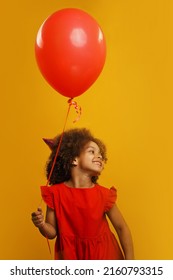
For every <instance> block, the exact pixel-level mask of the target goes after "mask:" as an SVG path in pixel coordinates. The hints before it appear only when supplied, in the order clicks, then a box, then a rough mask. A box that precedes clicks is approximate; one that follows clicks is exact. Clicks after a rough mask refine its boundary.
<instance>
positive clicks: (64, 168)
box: [46, 128, 107, 185]
mask: <svg viewBox="0 0 173 280" xmlns="http://www.w3.org/2000/svg"><path fill="white" fill-rule="evenodd" d="M61 136H62V135H61V134H60V135H57V136H56V137H55V138H54V139H53V145H52V147H51V150H52V152H51V154H50V156H49V159H48V161H47V163H46V176H47V178H48V177H49V174H50V172H51V168H52V164H53V162H54V158H55V156H56V151H57V147H58V145H59V142H60V140H61ZM90 141H92V142H95V143H96V144H97V145H98V147H99V149H100V153H101V155H102V158H103V160H104V162H106V161H107V157H106V147H105V145H104V143H103V142H102V141H101V140H99V139H97V138H95V137H94V136H93V135H92V134H91V132H90V131H89V130H88V129H86V128H76V129H70V130H67V131H65V132H64V134H63V138H62V142H61V145H60V150H59V152H58V156H57V158H56V162H55V165H54V169H53V171H52V174H51V178H49V183H50V184H51V185H54V184H58V183H62V182H65V181H68V180H69V179H70V178H71V168H72V166H73V161H74V159H75V158H76V157H78V156H79V155H80V153H81V151H82V149H83V148H84V146H85V145H86V144H87V143H88V142H90ZM91 180H92V182H93V183H97V180H98V176H93V177H92V178H91Z"/></svg>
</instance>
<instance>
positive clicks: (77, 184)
mask: <svg viewBox="0 0 173 280" xmlns="http://www.w3.org/2000/svg"><path fill="white" fill-rule="evenodd" d="M60 141H61V135H59V136H57V137H56V138H54V139H53V140H52V141H51V142H50V141H48V142H47V143H48V144H49V147H50V148H51V150H52V152H51V155H50V157H49V160H48V162H47V166H46V171H47V177H49V174H50V171H51V167H52V164H53V162H54V158H55V155H56V151H57V146H58V144H59V142H60ZM106 160H107V158H106V148H105V145H104V144H103V143H102V142H101V141H100V140H99V139H97V138H95V137H94V136H93V135H92V134H91V133H90V131H89V130H87V129H85V128H84V129H71V130H68V131H66V132H64V134H63V139H62V142H61V146H60V150H59V153H58V156H57V158H56V162H55V165H54V169H53V171H52V173H51V178H50V184H51V186H50V187H48V186H42V187H41V193H42V197H43V199H44V201H45V202H46V204H47V211H46V218H45V220H44V217H43V212H42V209H41V208H38V209H37V211H36V212H33V213H32V221H33V223H34V225H35V226H36V227H37V228H38V229H39V230H40V232H41V234H42V235H43V236H45V237H47V238H49V239H53V238H55V237H56V243H55V259H59V260H60V259H61V260H62V259H63V260H94V259H95V260H116V259H117V260H121V259H126V260H130V259H134V253H133V243H132V238H131V234H130V230H129V228H128V226H127V224H126V222H125V220H124V218H123V216H122V215H121V213H120V211H119V209H118V207H117V205H116V204H115V201H116V198H117V192H116V189H115V188H114V187H112V188H110V189H108V188H106V187H103V186H100V185H99V184H98V183H97V180H98V177H99V175H100V174H101V172H102V170H103V168H104V164H105V163H106ZM106 217H108V218H109V220H110V221H111V223H112V225H113V227H114V228H115V230H116V232H117V234H118V237H119V241H120V244H121V248H120V246H119V244H118V242H117V240H116V238H115V236H114V234H113V233H112V232H111V230H110V228H109V225H108V221H107V218H106Z"/></svg>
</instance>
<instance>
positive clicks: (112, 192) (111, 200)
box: [105, 187, 117, 212]
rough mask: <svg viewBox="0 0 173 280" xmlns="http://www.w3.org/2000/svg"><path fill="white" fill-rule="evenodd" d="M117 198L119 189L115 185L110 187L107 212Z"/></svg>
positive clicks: (106, 204) (107, 197) (106, 203)
mask: <svg viewBox="0 0 173 280" xmlns="http://www.w3.org/2000/svg"><path fill="white" fill-rule="evenodd" d="M116 200H117V189H116V188H115V187H111V188H110V189H108V192H107V196H106V202H105V212H107V211H109V210H110V209H111V208H112V207H113V205H114V204H115V202H116Z"/></svg>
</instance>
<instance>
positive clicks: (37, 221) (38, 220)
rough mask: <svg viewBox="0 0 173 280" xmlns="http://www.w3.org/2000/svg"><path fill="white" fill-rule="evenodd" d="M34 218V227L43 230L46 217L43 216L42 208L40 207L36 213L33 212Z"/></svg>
mask: <svg viewBox="0 0 173 280" xmlns="http://www.w3.org/2000/svg"><path fill="white" fill-rule="evenodd" d="M31 217H32V222H33V223H34V225H35V226H36V227H38V228H41V227H42V226H43V225H44V223H45V222H44V215H43V211H42V209H41V208H40V207H38V209H37V211H36V212H33V213H32V214H31Z"/></svg>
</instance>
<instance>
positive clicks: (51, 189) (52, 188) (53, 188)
mask: <svg viewBox="0 0 173 280" xmlns="http://www.w3.org/2000/svg"><path fill="white" fill-rule="evenodd" d="M62 187H63V183H60V184H55V185H51V186H41V187H40V188H41V192H42V193H56V192H58V191H59V190H60V189H62Z"/></svg>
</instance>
